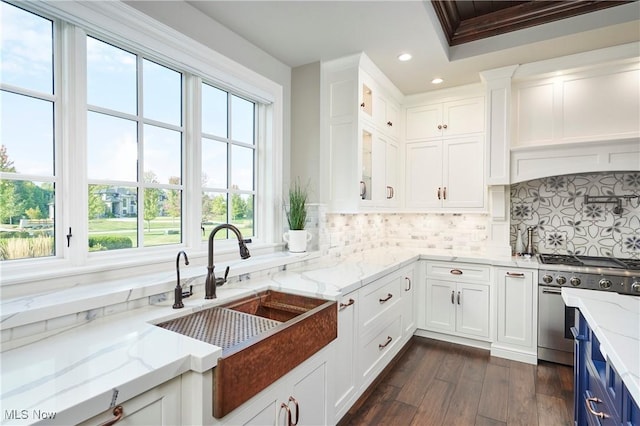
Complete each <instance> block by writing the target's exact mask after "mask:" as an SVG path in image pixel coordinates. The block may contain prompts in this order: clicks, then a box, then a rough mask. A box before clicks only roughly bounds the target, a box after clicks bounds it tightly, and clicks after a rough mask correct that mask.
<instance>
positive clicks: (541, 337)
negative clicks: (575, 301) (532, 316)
mask: <svg viewBox="0 0 640 426" xmlns="http://www.w3.org/2000/svg"><path fill="white" fill-rule="evenodd" d="M538 260H539V262H540V263H541V264H542V265H541V266H544V268H545V269H540V270H539V271H538V276H539V278H540V282H539V283H538V359H541V360H546V361H552V362H557V363H561V364H567V365H572V364H573V337H572V335H571V331H570V329H571V327H572V326H573V325H574V322H575V309H574V308H568V307H566V306H565V304H564V301H563V300H562V295H561V291H562V287H574V288H584V289H587V290H594V291H609V292H616V293H620V294H625V295H636V296H637V295H640V260H638V259H614V258H608V257H592V256H574V255H551V254H539V255H538Z"/></svg>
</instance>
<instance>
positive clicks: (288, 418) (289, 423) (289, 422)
mask: <svg viewBox="0 0 640 426" xmlns="http://www.w3.org/2000/svg"><path fill="white" fill-rule="evenodd" d="M283 408H284V409H285V410H287V418H286V419H285V420H286V421H287V426H292V424H291V409H290V408H289V404H285V403H284V402H283V403H282V404H280V411H282V409H283ZM279 422H280V414H278V423H279Z"/></svg>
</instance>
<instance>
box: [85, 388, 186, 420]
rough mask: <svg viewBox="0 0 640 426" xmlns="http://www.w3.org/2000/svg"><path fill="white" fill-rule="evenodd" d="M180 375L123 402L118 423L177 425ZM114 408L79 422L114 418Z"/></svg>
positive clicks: (179, 417)
mask: <svg viewBox="0 0 640 426" xmlns="http://www.w3.org/2000/svg"><path fill="white" fill-rule="evenodd" d="M181 398H182V396H181V386H180V377H176V378H175V379H172V380H170V381H168V382H166V383H163V384H162V385H160V386H156V387H155V388H153V389H150V390H148V391H146V392H144V393H142V394H140V395H138V396H136V397H133V398H131V399H129V400H128V401H125V402H123V403H117V406H121V407H122V417H121V419H120V420H119V421H118V422H117V424H118V425H131V426H133V425H179V424H182V419H181V410H180V404H181ZM115 417H116V416H115V415H114V408H110V409H108V410H106V411H105V412H103V413H101V414H98V415H97V416H94V417H92V418H90V419H89V420H86V421H84V422H82V423H80V425H81V426H95V425H97V424H102V423H104V422H107V421H110V420H114V418H115Z"/></svg>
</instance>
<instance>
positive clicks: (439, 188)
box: [438, 187, 442, 200]
mask: <svg viewBox="0 0 640 426" xmlns="http://www.w3.org/2000/svg"><path fill="white" fill-rule="evenodd" d="M441 199H442V198H440V187H438V200H441Z"/></svg>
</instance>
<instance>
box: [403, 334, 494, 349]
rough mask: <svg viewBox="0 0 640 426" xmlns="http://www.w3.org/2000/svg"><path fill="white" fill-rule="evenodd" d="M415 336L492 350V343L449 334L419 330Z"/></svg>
mask: <svg viewBox="0 0 640 426" xmlns="http://www.w3.org/2000/svg"><path fill="white" fill-rule="evenodd" d="M414 336H420V337H427V338H429V339H434V340H442V341H443V342H449V343H455V344H458V345H464V346H471V347H474V348H479V349H486V350H489V349H491V342H485V341H482V340H474V339H467V338H466V337H460V336H452V335H449V334H442V333H436V332H434V331H429V330H423V329H417V330H416V332H415V333H414Z"/></svg>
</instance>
